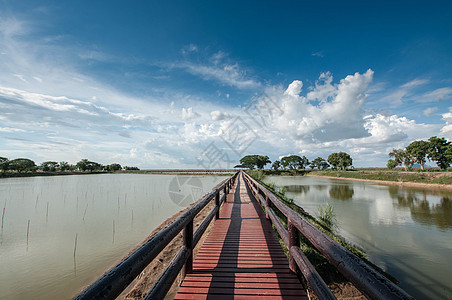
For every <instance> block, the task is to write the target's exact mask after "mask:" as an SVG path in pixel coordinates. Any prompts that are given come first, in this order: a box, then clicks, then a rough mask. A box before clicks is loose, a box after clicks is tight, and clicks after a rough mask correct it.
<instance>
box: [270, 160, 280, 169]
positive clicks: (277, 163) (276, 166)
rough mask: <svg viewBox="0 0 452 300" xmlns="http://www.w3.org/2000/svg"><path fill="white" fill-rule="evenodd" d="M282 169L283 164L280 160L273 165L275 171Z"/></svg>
mask: <svg viewBox="0 0 452 300" xmlns="http://www.w3.org/2000/svg"><path fill="white" fill-rule="evenodd" d="M280 167H281V162H280V161H279V160H275V161H274V162H273V164H272V168H273V169H274V170H278V169H279V168H280Z"/></svg>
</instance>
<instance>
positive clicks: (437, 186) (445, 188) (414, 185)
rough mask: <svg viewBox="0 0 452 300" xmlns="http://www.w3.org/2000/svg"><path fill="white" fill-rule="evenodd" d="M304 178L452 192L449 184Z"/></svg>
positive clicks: (313, 175) (331, 177)
mask: <svg viewBox="0 0 452 300" xmlns="http://www.w3.org/2000/svg"><path fill="white" fill-rule="evenodd" d="M304 176H311V177H323V178H330V179H340V180H349V181H364V182H373V183H379V184H383V185H397V186H402V187H410V188H419V189H433V190H438V189H439V190H442V191H448V192H452V185H449V184H439V183H420V182H409V181H389V180H376V179H362V178H347V177H337V176H325V175H315V174H312V173H309V174H306V175H304Z"/></svg>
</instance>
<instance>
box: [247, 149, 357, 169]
mask: <svg viewBox="0 0 452 300" xmlns="http://www.w3.org/2000/svg"><path fill="white" fill-rule="evenodd" d="M240 164H241V165H242V166H243V167H245V168H249V169H254V168H258V169H263V168H264V167H265V166H266V165H267V164H271V161H270V158H269V157H268V156H267V155H246V156H244V157H242V158H241V159H240ZM352 165H353V159H352V157H351V156H350V155H349V154H348V153H345V152H335V153H331V154H330V155H329V156H328V159H324V158H322V157H317V158H315V159H313V160H312V161H309V159H308V158H307V157H306V156H302V157H301V156H298V155H289V156H284V157H282V158H281V160H275V161H274V162H273V164H272V166H271V167H272V169H274V170H300V169H306V168H307V167H310V168H311V169H319V170H325V169H328V168H330V167H331V168H333V169H340V170H345V169H347V168H348V167H351V166H352Z"/></svg>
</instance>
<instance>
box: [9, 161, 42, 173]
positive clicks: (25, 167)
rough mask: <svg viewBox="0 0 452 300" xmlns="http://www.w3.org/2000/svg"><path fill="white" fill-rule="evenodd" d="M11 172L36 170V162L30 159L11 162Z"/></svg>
mask: <svg viewBox="0 0 452 300" xmlns="http://www.w3.org/2000/svg"><path fill="white" fill-rule="evenodd" d="M8 169H9V170H12V171H17V172H19V173H21V172H29V171H34V170H36V164H35V162H34V161H32V160H31V159H28V158H17V159H13V160H11V161H10V162H9V166H8Z"/></svg>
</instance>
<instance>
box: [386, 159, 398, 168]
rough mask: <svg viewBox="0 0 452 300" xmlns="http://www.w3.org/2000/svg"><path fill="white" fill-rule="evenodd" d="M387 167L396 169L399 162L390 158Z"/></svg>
mask: <svg viewBox="0 0 452 300" xmlns="http://www.w3.org/2000/svg"><path fill="white" fill-rule="evenodd" d="M386 167H388V169H394V168H395V167H397V163H396V162H395V160H393V159H388V162H387V163H386Z"/></svg>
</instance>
